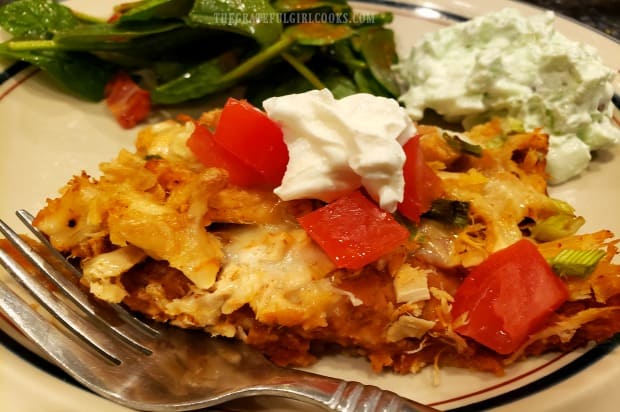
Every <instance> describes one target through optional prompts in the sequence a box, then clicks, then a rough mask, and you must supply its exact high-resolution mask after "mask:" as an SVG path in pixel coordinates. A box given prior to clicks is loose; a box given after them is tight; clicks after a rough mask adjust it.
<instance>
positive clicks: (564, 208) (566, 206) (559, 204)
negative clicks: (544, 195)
mask: <svg viewBox="0 0 620 412" xmlns="http://www.w3.org/2000/svg"><path fill="white" fill-rule="evenodd" d="M551 201H552V202H553V206H554V207H555V209H556V210H557V211H558V213H565V214H569V215H574V214H575V209H574V208H573V207H572V206H571V205H570V203H568V202H565V201H563V200H560V199H555V198H551Z"/></svg>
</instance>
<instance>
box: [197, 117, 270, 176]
mask: <svg viewBox="0 0 620 412" xmlns="http://www.w3.org/2000/svg"><path fill="white" fill-rule="evenodd" d="M187 146H188V147H189V149H190V150H191V151H192V152H193V153H194V155H195V156H196V157H197V158H198V160H199V161H200V162H201V163H202V164H203V165H205V166H206V167H218V168H220V169H225V170H226V171H228V179H229V181H230V183H232V184H234V185H237V186H244V187H247V186H253V185H257V184H260V183H262V182H263V177H262V176H261V175H260V174H259V173H258V172H257V171H256V170H254V169H252V168H251V167H249V166H247V165H246V164H244V163H243V162H241V161H240V160H239V159H237V158H236V157H235V156H233V155H232V154H230V153H228V151H226V149H224V148H222V147H220V145H218V144H217V142H216V141H215V140H214V139H213V134H212V133H211V132H210V131H209V129H207V128H206V127H205V126H203V125H201V124H199V123H196V127H195V129H194V132H193V133H192V135H191V136H190V137H189V139H187Z"/></svg>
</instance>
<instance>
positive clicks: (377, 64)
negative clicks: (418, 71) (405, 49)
mask: <svg viewBox="0 0 620 412" xmlns="http://www.w3.org/2000/svg"><path fill="white" fill-rule="evenodd" d="M358 33H359V50H360V53H361V55H362V56H363V58H364V60H366V63H367V64H368V68H369V69H370V72H371V73H372V74H373V76H374V77H375V79H376V81H377V82H378V83H379V84H380V85H381V86H382V87H383V88H384V89H385V90H387V91H388V92H389V93H390V95H392V96H393V97H397V96H400V94H401V90H400V89H401V86H400V83H399V81H398V78H397V77H396V74H395V73H394V72H393V71H392V66H393V65H394V64H396V62H397V61H398V56H397V54H396V45H395V43H394V32H392V30H390V29H386V28H383V27H376V26H371V27H364V28H361V29H359V30H358Z"/></svg>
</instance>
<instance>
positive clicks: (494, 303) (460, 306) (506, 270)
mask: <svg viewBox="0 0 620 412" xmlns="http://www.w3.org/2000/svg"><path fill="white" fill-rule="evenodd" d="M567 299H568V289H567V287H566V285H565V284H564V282H562V280H561V279H560V278H559V277H558V276H557V275H555V274H554V273H553V271H552V270H551V267H550V266H549V264H548V263H547V261H546V260H545V258H544V257H543V256H542V255H541V254H540V252H539V251H538V249H537V248H536V246H535V245H534V244H533V243H532V242H530V241H529V240H527V239H522V240H520V241H518V242H516V243H514V244H513V245H511V246H509V247H507V248H505V249H502V250H500V251H497V252H495V253H493V254H492V255H491V256H489V257H488V258H487V259H486V260H485V261H484V262H482V263H481V264H480V265H478V266H476V267H475V268H473V269H472V270H471V272H470V273H469V275H468V276H467V277H466V278H465V280H464V281H463V283H462V284H461V285H460V286H459V288H458V290H457V292H456V294H455V296H454V303H453V305H452V310H451V311H452V312H451V313H452V316H453V319H456V318H458V317H459V316H461V315H463V314H465V313H466V315H465V319H466V321H465V322H466V323H465V324H463V325H461V326H458V325H457V327H456V329H455V330H456V332H457V333H459V334H461V335H464V336H469V337H470V338H472V339H474V340H475V341H477V342H479V343H481V344H483V345H484V346H486V347H488V348H490V349H493V350H494V351H495V352H497V353H499V354H502V355H507V354H510V353H512V352H514V351H515V350H516V349H517V348H519V346H521V345H522V344H523V343H524V342H525V341H526V340H527V337H528V336H529V335H530V334H532V333H533V332H536V331H537V330H538V329H539V328H541V327H542V326H543V325H544V322H545V320H546V319H547V318H548V317H549V315H550V314H551V313H552V312H553V311H555V310H556V309H557V308H558V307H560V305H562V303H564V302H565V301H566V300H567Z"/></svg>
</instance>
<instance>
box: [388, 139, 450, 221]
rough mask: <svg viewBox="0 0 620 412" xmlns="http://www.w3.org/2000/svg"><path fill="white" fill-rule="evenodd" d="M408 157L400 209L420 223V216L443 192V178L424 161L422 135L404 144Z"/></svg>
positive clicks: (404, 171)
mask: <svg viewBox="0 0 620 412" xmlns="http://www.w3.org/2000/svg"><path fill="white" fill-rule="evenodd" d="M403 150H404V151H405V155H406V156H407V159H406V160H405V165H404V166H403V174H404V177H405V193H404V196H403V201H402V203H400V204H399V205H398V211H399V212H400V213H402V214H403V216H405V217H407V218H409V219H411V220H412V221H414V222H416V223H420V216H421V215H422V213H424V212H426V211H427V210H428V209H430V207H431V203H432V202H433V200H435V199H438V198H440V197H441V195H442V194H443V188H442V184H441V179H440V178H439V176H437V174H436V173H435V171H434V170H433V169H431V168H430V166H429V165H427V164H426V162H425V161H424V155H423V153H422V149H421V148H420V136H415V137H413V138H411V139H409V141H408V142H407V143H405V145H404V146H403Z"/></svg>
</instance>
